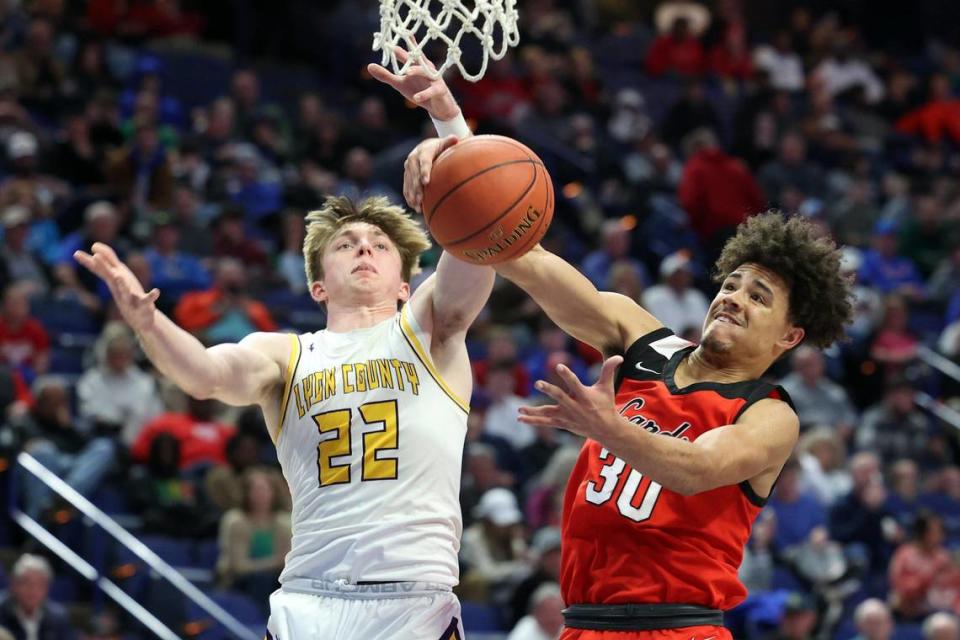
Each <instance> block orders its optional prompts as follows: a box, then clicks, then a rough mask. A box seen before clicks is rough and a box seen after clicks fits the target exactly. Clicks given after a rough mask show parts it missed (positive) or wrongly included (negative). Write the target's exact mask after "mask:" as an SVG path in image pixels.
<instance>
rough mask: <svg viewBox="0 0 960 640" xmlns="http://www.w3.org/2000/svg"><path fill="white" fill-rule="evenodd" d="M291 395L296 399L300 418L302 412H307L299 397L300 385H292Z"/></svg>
mask: <svg viewBox="0 0 960 640" xmlns="http://www.w3.org/2000/svg"><path fill="white" fill-rule="evenodd" d="M293 397H294V398H295V399H296V402H297V415H298V416H300V417H301V418H302V417H303V416H304V414H305V413H306V412H307V410H306V409H304V407H303V401H302V400H301V399H300V385H297V384H295V385H293Z"/></svg>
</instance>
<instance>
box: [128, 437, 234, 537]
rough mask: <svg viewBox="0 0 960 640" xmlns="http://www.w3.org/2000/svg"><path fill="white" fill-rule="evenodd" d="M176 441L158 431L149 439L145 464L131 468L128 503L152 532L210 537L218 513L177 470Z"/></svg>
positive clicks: (193, 484) (190, 480)
mask: <svg viewBox="0 0 960 640" xmlns="http://www.w3.org/2000/svg"><path fill="white" fill-rule="evenodd" d="M180 466H181V460H180V442H179V440H177V438H176V437H175V436H173V435H171V434H169V433H161V434H159V435H158V436H157V437H155V438H153V440H152V441H151V442H150V449H149V454H148V457H147V461H146V464H145V465H143V466H137V467H134V469H133V471H132V472H131V483H130V490H129V497H130V503H131V505H132V506H133V508H134V510H135V511H136V513H138V514H140V516H141V517H142V518H143V525H144V529H145V530H147V531H150V533H151V534H154V535H168V536H181V537H184V538H196V537H211V536H213V535H215V532H216V530H217V526H218V521H219V518H220V512H219V511H217V510H216V509H213V508H211V506H210V505H209V504H208V503H207V500H206V497H205V496H204V494H203V492H202V491H201V490H200V487H199V486H198V485H197V483H196V481H195V480H194V478H193V477H192V476H191V475H189V474H186V473H181V471H180Z"/></svg>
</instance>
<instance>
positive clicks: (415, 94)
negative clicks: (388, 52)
mask: <svg viewBox="0 0 960 640" xmlns="http://www.w3.org/2000/svg"><path fill="white" fill-rule="evenodd" d="M394 51H395V52H396V55H397V60H399V61H400V63H401V64H406V62H407V60H408V59H409V57H410V54H409V53H407V51H406V50H405V49H403V48H402V47H399V46H398V47H394ZM424 66H425V67H426V68H424ZM427 69H429V70H430V73H433V74H436V72H437V69H436V67H435V66H433V63H432V62H430V61H429V60H427V59H426V57H423V58H421V61H420V64H414V65H411V66H410V68H409V69H407V73H406V75H402V76H401V75H398V74H396V73H393V72H392V71H390V70H389V69H387V68H386V67H382V66H380V65H379V64H375V63H371V64H368V65H367V71H369V72H370V75H371V76H373V77H374V78H375V79H377V80H379V81H380V82H382V83H384V84H388V85H390V86H391V87H393V88H394V89H396V90H397V91H398V92H400V95H402V96H403V97H404V98H406V99H407V100H409V101H410V102H412V103H414V104H415V105H417V106H419V107H423V108H424V109H426V110H427V113H429V114H430V115H431V116H432V117H434V118H435V119H437V120H453V119H454V118H456V117H457V115H458V114H459V113H460V107H458V106H457V101H456V100H455V99H454V97H453V94H452V93H450V88H449V87H448V86H447V83H446V82H444V80H443V77H441V76H438V77H437V78H435V79H434V78H431V77H430V75H429V74H428V73H427Z"/></svg>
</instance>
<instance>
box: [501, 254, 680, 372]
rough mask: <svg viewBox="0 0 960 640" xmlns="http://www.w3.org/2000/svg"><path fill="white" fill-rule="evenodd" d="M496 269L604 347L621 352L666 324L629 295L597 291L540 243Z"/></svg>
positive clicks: (574, 331) (571, 330)
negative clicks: (641, 337)
mask: <svg viewBox="0 0 960 640" xmlns="http://www.w3.org/2000/svg"><path fill="white" fill-rule="evenodd" d="M496 269H497V272H498V273H499V274H500V275H502V276H503V277H505V278H507V279H508V280H510V281H511V282H513V283H514V284H516V285H517V286H518V287H520V288H521V289H523V290H524V291H526V292H527V294H529V295H530V297H531V298H533V300H534V301H535V302H536V303H537V304H538V305H540V308H541V309H543V310H544V312H546V314H547V316H549V317H550V319H551V320H553V321H554V322H555V323H556V324H557V326H558V327H560V328H561V329H563V330H564V331H565V332H566V333H568V334H569V335H571V336H573V337H574V338H576V339H577V340H581V341H583V342H586V343H587V344H589V345H590V346H592V347H594V348H596V349H597V350H599V351H601V352H604V353H618V352H623V351H624V350H625V349H626V348H627V347H629V346H630V345H631V344H633V343H634V341H635V340H636V339H637V338H639V337H640V336H642V335H645V334H647V333H650V332H651V331H654V330H655V329H659V328H660V327H662V326H663V325H662V324H661V323H660V321H659V320H657V319H656V318H654V317H653V316H652V315H651V314H650V313H648V312H647V311H646V310H644V309H643V307H641V306H640V305H639V304H637V303H636V302H634V301H633V300H631V299H630V298H628V297H626V296H624V295H620V294H619V293H610V292H607V291H597V288H596V287H595V286H593V283H592V282H590V281H589V280H588V279H587V278H586V276H584V275H583V274H582V273H580V272H579V271H577V269H576V268H574V267H573V265H571V264H570V263H569V262H567V261H566V260H564V259H563V258H561V257H559V256H557V255H554V254H552V253H550V252H549V251H547V250H546V249H544V248H543V247H542V246H540V245H537V246H536V247H534V248H533V249H531V250H530V251H529V252H527V253H526V254H524V255H523V256H521V257H520V258H517V259H516V260H512V261H510V262H505V263H502V264H499V265H497V267H496Z"/></svg>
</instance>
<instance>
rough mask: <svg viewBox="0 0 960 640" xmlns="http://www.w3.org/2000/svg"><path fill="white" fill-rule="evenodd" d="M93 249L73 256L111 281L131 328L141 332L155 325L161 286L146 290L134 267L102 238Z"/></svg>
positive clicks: (105, 279) (124, 316) (111, 289)
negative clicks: (121, 258)
mask: <svg viewBox="0 0 960 640" xmlns="http://www.w3.org/2000/svg"><path fill="white" fill-rule="evenodd" d="M91 252H92V253H87V252H86V251H75V252H74V254H73V257H74V258H75V259H76V261H77V262H79V263H80V264H81V265H83V266H84V267H86V268H87V269H89V270H90V271H91V272H93V273H94V274H96V275H97V276H98V277H99V278H100V279H101V280H103V281H104V282H105V283H106V284H107V287H109V288H110V294H111V295H112V296H113V299H114V301H115V302H116V303H117V308H118V309H119V310H120V314H121V315H122V316H123V319H124V320H126V321H127V324H128V325H130V328H131V329H133V330H134V331H135V332H137V333H140V332H141V331H144V330H146V329H149V328H151V327H152V326H153V322H154V320H155V316H156V311H157V307H156V302H157V298H159V297H160V290H159V289H152V290H151V291H150V292H149V293H147V292H144V290H143V285H141V284H140V281H139V280H137V277H136V276H135V275H133V272H132V271H130V268H129V267H128V266H127V265H125V264H123V263H122V262H121V261H120V258H118V257H117V254H116V253H114V251H113V249H111V248H110V247H109V246H107V245H105V244H103V243H102V242H95V243H94V245H93V248H92V249H91Z"/></svg>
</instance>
